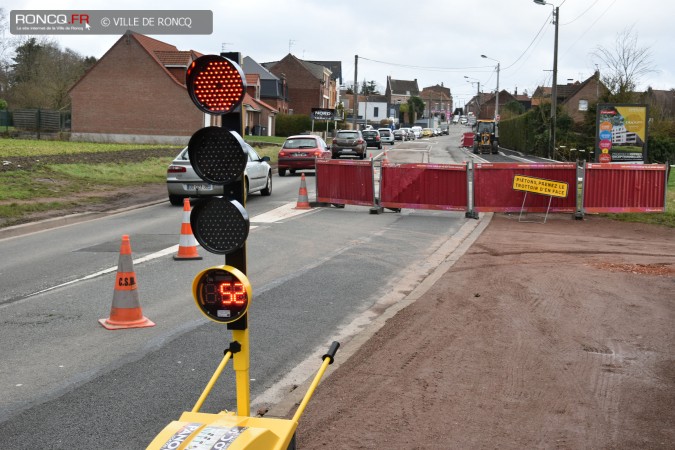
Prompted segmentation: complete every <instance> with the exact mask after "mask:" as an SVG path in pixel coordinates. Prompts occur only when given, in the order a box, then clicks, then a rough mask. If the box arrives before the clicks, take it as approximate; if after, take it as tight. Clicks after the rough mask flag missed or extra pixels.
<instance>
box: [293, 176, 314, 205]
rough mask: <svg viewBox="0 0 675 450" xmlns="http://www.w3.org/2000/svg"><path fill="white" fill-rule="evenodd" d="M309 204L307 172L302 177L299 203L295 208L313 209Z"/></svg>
mask: <svg viewBox="0 0 675 450" xmlns="http://www.w3.org/2000/svg"><path fill="white" fill-rule="evenodd" d="M311 208H312V207H311V206H310V205H309V198H307V184H306V182H305V174H304V173H303V174H302V177H300V192H299V193H298V203H296V205H295V208H293V209H311Z"/></svg>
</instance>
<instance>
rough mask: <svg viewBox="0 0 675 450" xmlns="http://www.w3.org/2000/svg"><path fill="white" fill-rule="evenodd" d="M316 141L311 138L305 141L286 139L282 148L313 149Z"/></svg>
mask: <svg viewBox="0 0 675 450" xmlns="http://www.w3.org/2000/svg"><path fill="white" fill-rule="evenodd" d="M315 147H316V140H314V139H311V138H305V139H288V140H287V141H286V142H284V148H288V149H294V148H315Z"/></svg>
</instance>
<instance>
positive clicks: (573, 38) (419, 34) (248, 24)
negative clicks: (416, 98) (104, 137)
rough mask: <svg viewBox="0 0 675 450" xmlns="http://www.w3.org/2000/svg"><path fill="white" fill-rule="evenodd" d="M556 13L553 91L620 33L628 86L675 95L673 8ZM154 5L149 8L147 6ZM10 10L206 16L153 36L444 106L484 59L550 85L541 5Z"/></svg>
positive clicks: (249, 2)
mask: <svg viewBox="0 0 675 450" xmlns="http://www.w3.org/2000/svg"><path fill="white" fill-rule="evenodd" d="M551 3H553V5H555V6H559V8H560V24H559V44H558V84H564V83H566V82H567V80H568V79H572V80H579V81H583V80H585V79H586V78H588V77H589V76H591V75H592V74H593V72H594V71H595V70H596V64H597V65H598V68H599V69H600V71H601V72H602V71H603V68H604V67H603V63H602V61H601V60H600V59H599V58H598V57H596V56H594V55H593V53H594V51H596V49H597V48H598V46H602V47H604V48H607V49H614V48H615V41H616V37H617V34H618V33H620V32H622V31H624V30H626V29H628V28H632V30H633V33H634V34H635V35H636V36H637V38H638V47H645V48H648V49H649V51H650V52H651V63H652V66H653V68H654V70H655V71H654V72H653V73H650V74H648V75H646V76H644V77H643V78H642V79H641V80H640V83H639V86H638V87H639V89H641V90H644V89H646V88H647V87H648V86H651V87H652V88H654V89H672V88H675V52H674V51H673V49H672V47H671V46H672V45H673V44H675V25H673V17H675V3H673V2H670V1H667V0H640V1H628V0H554V1H551ZM157 5H161V8H158V7H157ZM2 7H3V8H4V9H5V11H6V12H7V16H8V17H9V12H10V11H11V10H32V9H41V10H53V9H68V10H77V9H82V10H96V9H114V10H120V11H123V10H125V9H130V10H131V9H164V10H184V9H188V8H192V9H203V10H212V11H213V15H214V26H213V34H212V35H200V36H186V35H156V36H152V37H154V38H156V39H159V40H161V41H164V42H167V43H170V44H173V45H175V46H176V47H178V49H179V50H197V51H199V52H202V53H219V52H220V51H221V49H222V48H225V49H226V50H227V51H239V52H241V53H242V54H243V55H244V56H250V57H252V58H253V59H255V60H256V61H258V62H268V61H276V60H279V59H281V58H283V57H284V56H286V55H287V54H288V53H289V50H290V52H291V53H292V54H293V55H295V56H297V57H298V58H301V59H308V60H338V61H342V72H343V81H344V83H345V84H353V82H354V56H355V55H359V63H358V83H359V84H360V83H361V82H362V81H363V80H368V81H370V80H375V81H376V82H377V84H378V85H379V86H380V87H381V88H382V90H384V87H385V85H386V77H387V75H389V76H391V77H392V78H394V79H400V80H412V79H415V78H416V79H417V80H418V84H419V87H420V89H422V88H424V87H425V86H430V85H435V84H441V83H443V85H445V86H446V87H449V88H450V89H451V92H452V94H453V96H454V98H455V106H461V105H463V104H464V103H465V102H466V101H468V100H469V99H470V98H471V97H472V95H474V94H475V92H476V88H477V86H476V84H473V85H472V84H470V83H467V80H466V79H465V78H464V76H468V77H471V78H472V79H475V80H478V81H480V83H481V90H482V91H489V90H494V89H495V88H496V84H497V75H496V71H495V67H496V62H494V61H491V60H488V59H483V58H481V56H480V55H481V54H485V55H486V56H489V57H490V58H492V59H495V60H499V61H500V67H501V70H500V76H499V86H500V88H501V89H507V90H509V91H510V92H513V91H514V90H515V89H516V88H517V89H518V93H523V91H527V92H528V93H530V94H532V93H533V92H534V89H536V87H537V86H539V85H546V86H550V85H551V78H552V70H551V69H552V67H553V48H554V45H553V44H554V39H553V38H554V25H553V24H552V23H551V15H552V11H553V6H551V5H543V6H542V5H537V4H535V3H534V2H533V1H532V0H463V1H457V0H437V1H432V0H418V1H402V0H390V1H384V2H383V1H377V2H367V1H354V0H345V1H337V2H329V1H324V0H246V1H244V0H218V1H217V0H208V1H200V2H184V1H174V0H164V1H162V2H151V1H147V0H135V1H129V0H117V1H115V2H111V1H92V0H90V1H78V0H75V1H69V2H65V1H58V0H56V1H55V0H50V1H46V0H33V1H28V0H26V1H22V0H5V1H3V3H2ZM51 38H52V39H53V40H54V41H56V42H58V43H59V44H60V45H61V46H62V47H68V48H70V49H72V50H75V51H77V52H78V53H80V54H82V55H84V56H95V57H97V58H100V57H101V56H102V55H103V54H104V53H105V52H106V51H107V50H108V49H109V48H110V47H111V46H112V45H113V44H114V43H115V41H116V40H117V39H119V36H110V35H96V36H88V37H81V36H51Z"/></svg>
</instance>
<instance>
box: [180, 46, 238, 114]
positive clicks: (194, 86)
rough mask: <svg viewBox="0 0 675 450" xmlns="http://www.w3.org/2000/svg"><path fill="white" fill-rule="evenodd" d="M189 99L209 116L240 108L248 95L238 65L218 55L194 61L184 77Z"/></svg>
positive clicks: (201, 57)
mask: <svg viewBox="0 0 675 450" xmlns="http://www.w3.org/2000/svg"><path fill="white" fill-rule="evenodd" d="M185 84H186V86H187V90H188V93H189V94H190V98H191V99H192V101H193V102H194V103H195V105H197V107H198V108H199V109H201V110H202V111H204V112H205V113H209V114H227V113H229V112H231V111H232V110H233V109H235V108H236V107H237V106H239V105H240V104H241V102H242V100H243V99H244V94H245V93H246V77H245V76H244V72H243V71H242V70H241V67H239V65H238V64H236V63H234V62H232V61H230V60H229V59H227V58H223V57H222V56H218V55H205V56H200V57H199V58H197V59H195V60H194V61H192V64H190V67H188V69H187V73H186V76H185Z"/></svg>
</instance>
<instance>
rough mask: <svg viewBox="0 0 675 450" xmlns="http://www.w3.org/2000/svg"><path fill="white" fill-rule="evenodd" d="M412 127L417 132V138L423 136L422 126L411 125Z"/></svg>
mask: <svg viewBox="0 0 675 450" xmlns="http://www.w3.org/2000/svg"><path fill="white" fill-rule="evenodd" d="M410 129H411V130H412V131H413V133H415V139H419V138H421V137H422V127H418V126H414V127H410Z"/></svg>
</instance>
